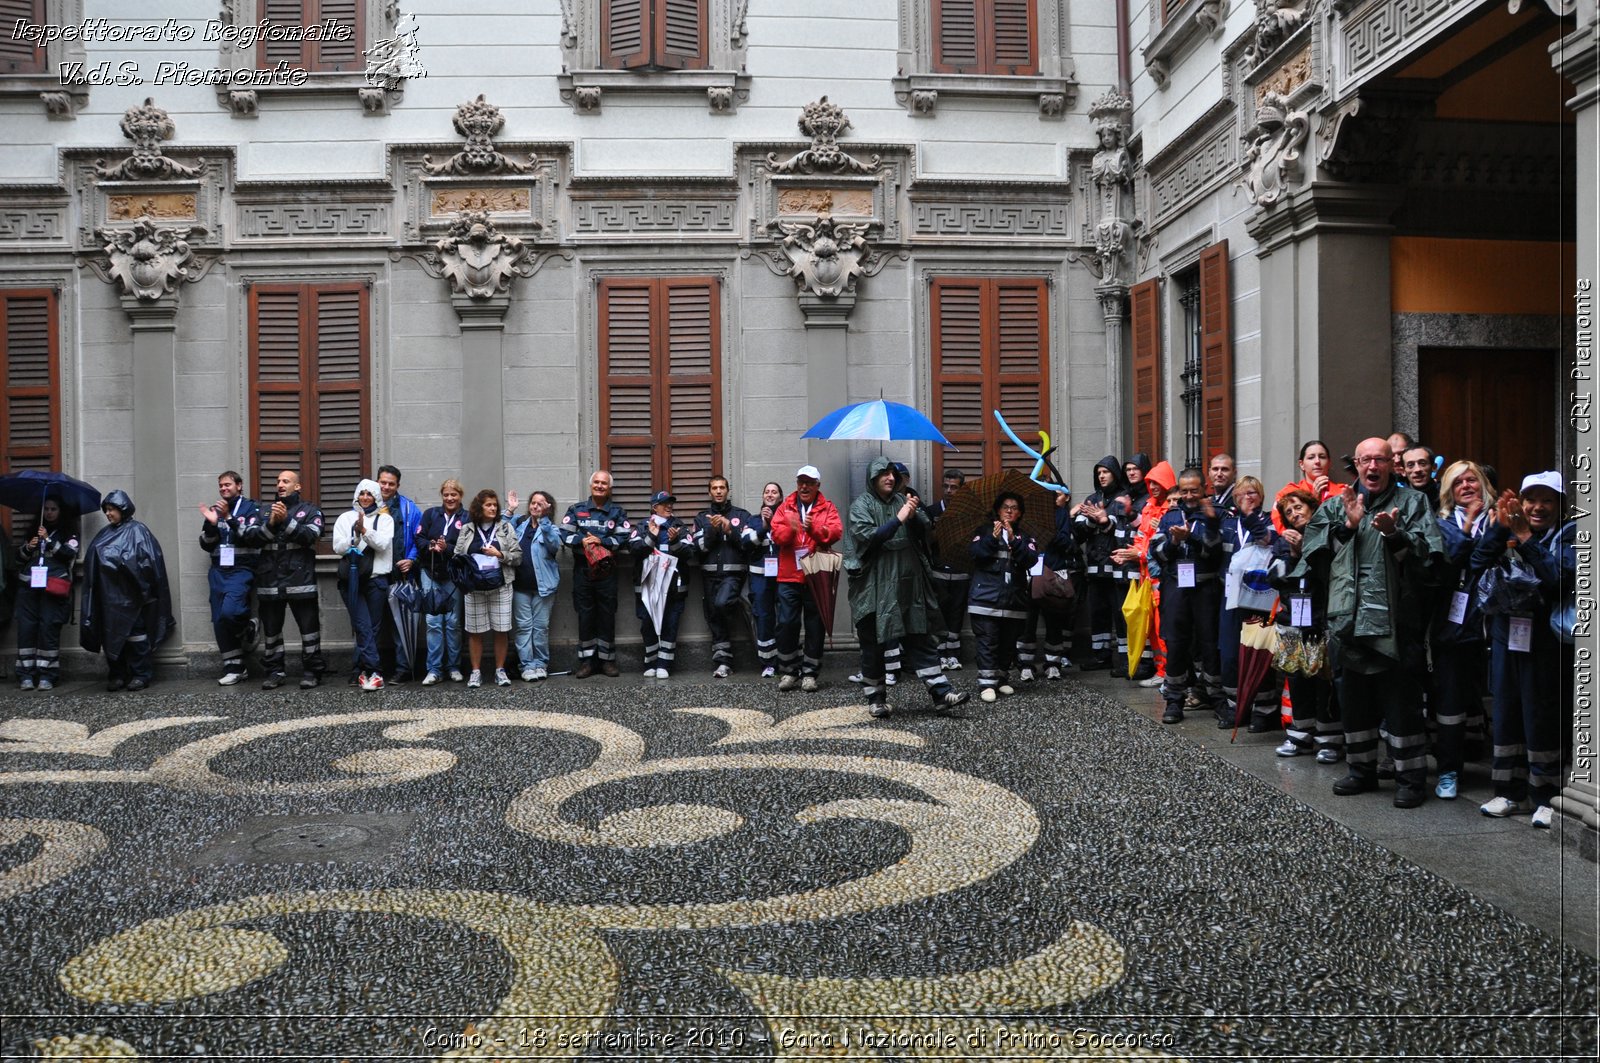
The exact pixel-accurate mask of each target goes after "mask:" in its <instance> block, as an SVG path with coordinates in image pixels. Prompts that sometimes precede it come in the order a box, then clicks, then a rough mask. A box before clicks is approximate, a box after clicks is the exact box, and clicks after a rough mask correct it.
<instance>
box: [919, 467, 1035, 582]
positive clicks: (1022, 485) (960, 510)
mask: <svg viewBox="0 0 1600 1063" xmlns="http://www.w3.org/2000/svg"><path fill="white" fill-rule="evenodd" d="M1005 492H1010V493H1011V494H1014V495H1016V496H1017V497H1018V498H1021V499H1022V519H1021V520H1020V521H1018V522H1017V527H1018V528H1019V529H1020V530H1021V532H1022V533H1023V534H1024V535H1031V536H1033V538H1034V539H1035V540H1036V541H1037V542H1038V544H1039V549H1040V551H1043V550H1044V548H1045V544H1047V543H1048V542H1049V541H1050V540H1051V539H1054V538H1055V535H1056V518H1055V505H1056V502H1055V495H1054V494H1052V493H1051V492H1049V491H1047V490H1045V489H1044V488H1043V487H1040V486H1039V485H1038V484H1036V483H1034V482H1033V481H1032V480H1030V479H1028V478H1027V477H1026V476H1024V475H1023V474H1022V473H1020V472H1017V471H1016V470H1014V469H1008V470H1006V471H1005V472H996V473H990V474H989V475H988V476H980V477H978V478H977V479H976V480H968V481H967V482H966V483H964V484H962V485H961V487H960V488H959V489H958V490H957V491H956V493H955V494H953V495H951V496H950V501H949V502H948V503H947V504H946V505H945V510H944V515H943V516H941V517H940V518H939V520H938V523H936V524H935V525H934V527H933V541H934V543H935V545H937V546H938V548H939V560H940V561H942V562H943V563H944V564H947V565H949V566H950V567H951V568H955V569H959V570H961V571H963V572H965V571H968V570H970V569H971V568H972V551H971V550H970V549H969V548H968V544H969V543H971V542H972V536H973V534H974V532H976V531H977V529H978V527H979V526H980V525H988V524H991V523H992V522H993V521H994V500H995V499H996V498H998V497H999V496H1000V495H1001V494H1003V493H1005Z"/></svg>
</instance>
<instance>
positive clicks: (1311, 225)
mask: <svg viewBox="0 0 1600 1063" xmlns="http://www.w3.org/2000/svg"><path fill="white" fill-rule="evenodd" d="M1402 195H1403V190H1402V189H1401V188H1400V187H1398V186H1396V185H1348V184H1330V183H1323V184H1312V185H1310V186H1308V187H1305V188H1300V189H1294V190H1290V191H1286V192H1285V193H1284V195H1283V198H1281V199H1280V200H1278V201H1277V202H1276V203H1274V204H1272V205H1271V206H1269V207H1266V208H1264V209H1262V210H1259V211H1257V212H1256V213H1255V214H1254V216H1252V217H1251V218H1250V220H1249V221H1248V222H1247V223H1246V229H1247V230H1248V232H1249V233H1250V236H1251V238H1252V239H1254V240H1255V241H1256V245H1257V250H1256V254H1257V255H1258V256H1260V257H1263V258H1264V257H1266V256H1267V255H1269V254H1271V253H1272V252H1273V251H1275V250H1276V249H1278V248H1279V247H1282V246H1283V245H1285V244H1288V243H1292V242H1295V241H1297V240H1301V239H1304V238H1305V237H1307V236H1311V235H1315V234H1318V233H1341V234H1353V233H1364V234H1370V235H1387V234H1389V233H1392V232H1393V231H1394V226H1393V224H1391V222H1390V218H1391V217H1392V216H1393V215H1394V211H1395V208H1396V207H1398V206H1399V204H1400V200H1401V198H1402Z"/></svg>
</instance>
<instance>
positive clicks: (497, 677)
mask: <svg viewBox="0 0 1600 1063" xmlns="http://www.w3.org/2000/svg"><path fill="white" fill-rule="evenodd" d="M494 685H495V686H497V687H508V686H510V685H511V677H510V676H508V675H506V670H505V669H504V668H496V669H495V670H494Z"/></svg>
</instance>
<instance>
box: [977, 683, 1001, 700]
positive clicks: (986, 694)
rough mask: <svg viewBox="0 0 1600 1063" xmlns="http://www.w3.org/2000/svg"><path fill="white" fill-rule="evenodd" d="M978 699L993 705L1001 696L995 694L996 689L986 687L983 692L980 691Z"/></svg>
mask: <svg viewBox="0 0 1600 1063" xmlns="http://www.w3.org/2000/svg"><path fill="white" fill-rule="evenodd" d="M978 697H980V698H982V699H983V700H984V701H987V702H989V703H991V704H993V702H994V701H995V700H996V699H997V698H999V697H1000V695H999V694H997V693H995V690H994V687H984V688H983V689H982V690H980V691H978Z"/></svg>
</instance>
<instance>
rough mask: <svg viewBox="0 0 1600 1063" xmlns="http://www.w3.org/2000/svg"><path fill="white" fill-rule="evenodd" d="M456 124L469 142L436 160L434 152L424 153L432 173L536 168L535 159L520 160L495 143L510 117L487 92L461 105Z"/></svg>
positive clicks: (515, 171) (428, 170) (470, 173)
mask: <svg viewBox="0 0 1600 1063" xmlns="http://www.w3.org/2000/svg"><path fill="white" fill-rule="evenodd" d="M452 124H454V125H455V127H456V132H457V133H460V134H461V135H462V136H464V137H466V138H467V145H466V147H465V148H463V149H462V150H461V151H458V152H456V153H455V154H454V155H452V156H450V157H449V158H448V159H445V160H443V161H442V162H434V161H433V156H431V155H424V156H423V157H422V168H423V169H424V170H425V171H427V173H428V175H429V176H431V177H440V176H443V175H445V174H458V175H461V176H469V175H476V174H496V173H527V172H529V171H530V170H532V169H533V166H534V161H535V160H533V159H531V158H530V159H529V160H528V161H527V162H517V161H516V160H514V159H511V158H508V157H507V156H506V155H504V154H503V153H502V152H501V151H500V150H499V149H498V148H496V147H495V145H494V137H495V134H496V133H498V132H500V130H501V129H503V128H505V124H506V120H505V116H504V115H502V114H501V113H500V108H498V107H496V106H495V105H494V104H492V103H489V102H488V101H486V100H485V99H484V98H483V93H481V92H480V93H479V94H478V98H477V99H475V100H469V101H468V102H466V103H463V104H462V105H461V106H459V107H457V108H456V114H455V118H454V119H453V120H452Z"/></svg>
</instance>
